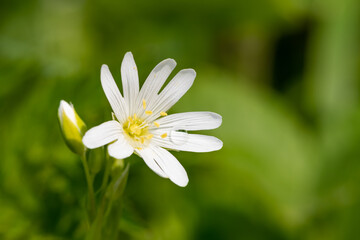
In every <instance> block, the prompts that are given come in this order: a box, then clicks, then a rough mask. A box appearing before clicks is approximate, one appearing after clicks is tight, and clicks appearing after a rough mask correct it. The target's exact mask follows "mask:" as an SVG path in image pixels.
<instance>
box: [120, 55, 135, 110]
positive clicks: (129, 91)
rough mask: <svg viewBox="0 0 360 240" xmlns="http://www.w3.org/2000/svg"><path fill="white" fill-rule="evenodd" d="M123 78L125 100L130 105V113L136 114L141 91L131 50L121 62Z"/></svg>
mask: <svg viewBox="0 0 360 240" xmlns="http://www.w3.org/2000/svg"><path fill="white" fill-rule="evenodd" d="M121 78H122V85H123V91H124V98H125V102H126V103H127V104H128V106H129V112H128V114H129V115H132V114H134V109H135V103H136V98H137V95H138V93H139V76H138V71H137V68H136V64H135V61H134V57H133V55H132V53H131V52H127V53H126V54H125V56H124V59H123V61H122V64H121Z"/></svg>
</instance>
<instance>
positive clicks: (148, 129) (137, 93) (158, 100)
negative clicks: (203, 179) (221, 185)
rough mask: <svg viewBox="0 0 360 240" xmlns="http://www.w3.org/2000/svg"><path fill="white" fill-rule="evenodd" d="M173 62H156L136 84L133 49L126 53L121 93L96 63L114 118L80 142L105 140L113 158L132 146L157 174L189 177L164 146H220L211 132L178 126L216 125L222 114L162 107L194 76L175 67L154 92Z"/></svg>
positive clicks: (182, 181) (93, 144)
mask: <svg viewBox="0 0 360 240" xmlns="http://www.w3.org/2000/svg"><path fill="white" fill-rule="evenodd" d="M175 66H176V62H175V61H174V60H173V59H166V60H164V61H162V62H160V63H159V64H158V65H157V66H156V67H155V68H154V69H153V70H152V72H151V73H150V75H149V76H148V78H147V79H146V81H145V83H144V84H143V86H142V88H141V90H139V78H138V72H137V68H136V65H135V61H134V58H133V55H132V54H131V52H128V53H126V54H125V57H124V59H123V62H122V64H121V77H122V86H123V95H122V94H121V93H120V91H119V89H118V87H117V85H116V83H115V81H114V79H113V77H112V75H111V73H110V71H109V68H108V66H107V65H102V67H101V84H102V87H103V89H104V92H105V95H106V97H107V98H108V100H109V102H110V105H111V107H112V109H113V111H114V114H115V119H114V120H112V121H108V122H105V123H103V124H101V125H99V126H96V127H94V128H92V129H90V130H89V131H87V132H86V134H85V136H84V138H83V143H84V144H85V146H86V147H88V148H90V149H93V148H97V147H100V146H103V145H106V144H109V146H108V151H109V155H110V156H112V157H114V158H117V159H122V158H126V157H129V156H130V155H131V154H132V153H134V152H135V153H136V154H137V155H139V156H140V157H141V158H143V159H144V161H145V163H146V164H147V165H148V167H149V168H150V169H152V170H153V171H154V172H155V173H157V174H158V175H159V176H161V177H164V178H169V179H170V180H171V181H173V182H174V183H175V184H177V185H179V186H182V187H184V186H186V185H187V183H188V181H189V180H188V176H187V174H186V171H185V169H184V168H183V167H182V166H181V164H180V163H179V161H178V160H177V159H176V158H175V157H174V156H173V155H172V154H171V153H170V152H169V151H168V150H166V149H172V150H178V151H190V152H210V151H216V150H219V149H221V148H222V145H223V143H222V142H221V141H220V140H219V139H217V138H215V137H212V136H206V135H199V134H189V133H187V132H184V131H191V130H205V129H214V128H217V127H219V126H220V125H221V122H222V118H221V116H220V115H218V114H216V113H212V112H187V113H177V114H171V115H168V114H167V113H166V112H167V111H168V110H169V109H170V108H171V107H172V106H173V105H174V104H175V103H176V102H177V101H178V100H179V99H180V98H181V97H182V96H183V95H184V94H185V93H186V92H187V90H189V88H190V87H191V85H192V84H193V82H194V79H195V76H196V73H195V71H194V70H193V69H184V70H181V71H180V72H179V73H178V74H176V76H175V77H174V78H173V79H172V80H171V81H170V82H169V83H168V84H167V86H166V87H165V88H164V89H163V90H162V91H161V92H159V91H160V89H161V87H162V86H163V84H164V83H165V81H166V79H167V78H168V76H169V75H170V73H171V72H172V70H173V69H174V68H175Z"/></svg>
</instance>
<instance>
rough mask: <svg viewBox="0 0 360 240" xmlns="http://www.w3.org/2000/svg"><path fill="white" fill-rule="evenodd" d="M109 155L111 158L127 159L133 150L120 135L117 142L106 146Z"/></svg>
mask: <svg viewBox="0 0 360 240" xmlns="http://www.w3.org/2000/svg"><path fill="white" fill-rule="evenodd" d="M108 152H109V155H110V156H111V157H113V158H117V159H123V158H127V157H129V156H130V155H131V154H132V153H133V152H134V148H133V147H132V146H131V145H130V144H129V143H127V141H126V140H125V138H124V136H123V135H120V136H119V138H118V140H117V141H116V142H114V143H112V144H110V145H109V146H108Z"/></svg>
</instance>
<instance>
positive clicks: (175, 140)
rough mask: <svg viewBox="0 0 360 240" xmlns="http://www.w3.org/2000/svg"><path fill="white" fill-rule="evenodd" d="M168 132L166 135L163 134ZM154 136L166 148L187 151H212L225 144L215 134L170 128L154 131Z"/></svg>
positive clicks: (158, 143)
mask: <svg viewBox="0 0 360 240" xmlns="http://www.w3.org/2000/svg"><path fill="white" fill-rule="evenodd" d="M164 133H166V137H164V138H163V137H161V136H164V135H163V134H164ZM152 134H154V137H153V139H152V141H153V142H154V143H155V144H157V145H159V146H161V147H164V148H168V149H173V150H179V151H186V152H212V151H217V150H220V149H221V148H222V146H223V143H222V141H221V140H219V139H218V138H216V137H213V136H207V135H200V134H188V133H184V132H178V131H173V130H169V131H168V132H164V130H157V131H152Z"/></svg>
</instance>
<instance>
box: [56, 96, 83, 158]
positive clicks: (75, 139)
mask: <svg viewBox="0 0 360 240" xmlns="http://www.w3.org/2000/svg"><path fill="white" fill-rule="evenodd" d="M58 117H59V122H60V127H61V132H62V135H63V137H64V139H65V142H66V144H67V145H68V147H69V148H70V149H71V151H73V152H74V153H76V154H79V155H82V154H83V153H84V151H85V149H86V148H85V146H84V144H83V143H82V137H83V135H84V134H85V132H86V126H85V123H84V122H83V121H82V120H81V118H80V117H79V115H78V114H77V113H76V111H75V109H74V107H73V106H72V105H70V104H68V103H67V102H65V101H64V100H61V101H60V106H59V110H58Z"/></svg>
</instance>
